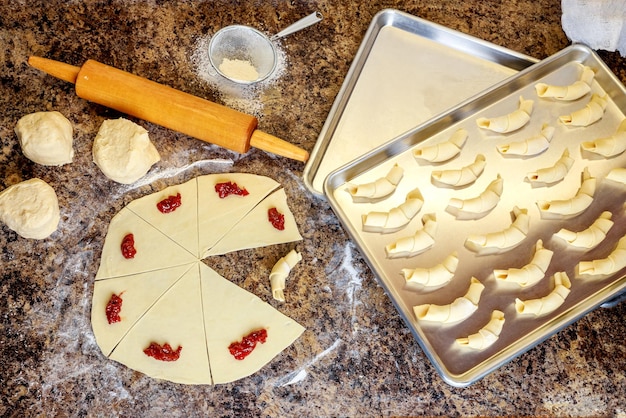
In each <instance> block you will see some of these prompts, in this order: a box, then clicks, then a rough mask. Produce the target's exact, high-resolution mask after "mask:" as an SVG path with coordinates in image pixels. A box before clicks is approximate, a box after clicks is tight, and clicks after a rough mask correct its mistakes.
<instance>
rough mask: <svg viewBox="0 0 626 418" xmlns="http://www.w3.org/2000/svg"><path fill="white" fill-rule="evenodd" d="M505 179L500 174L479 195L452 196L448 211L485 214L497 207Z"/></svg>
mask: <svg viewBox="0 0 626 418" xmlns="http://www.w3.org/2000/svg"><path fill="white" fill-rule="evenodd" d="M503 187H504V180H503V179H502V177H501V176H500V174H498V177H496V179H495V180H493V181H492V182H491V183H489V185H488V186H487V188H486V189H485V190H484V191H483V192H482V193H481V194H480V195H478V196H476V197H473V198H470V199H465V200H462V199H457V198H451V199H450V201H449V202H448V208H447V209H446V210H447V211H448V212H451V211H452V212H454V211H458V212H460V213H473V214H477V215H478V214H484V213H487V212H489V211H490V210H492V209H493V208H495V207H496V205H497V204H498V202H499V201H500V196H501V195H502V189H503Z"/></svg>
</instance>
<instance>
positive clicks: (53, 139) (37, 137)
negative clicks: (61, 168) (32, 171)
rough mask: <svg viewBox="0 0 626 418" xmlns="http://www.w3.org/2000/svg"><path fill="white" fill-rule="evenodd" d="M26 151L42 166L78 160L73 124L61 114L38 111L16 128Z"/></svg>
mask: <svg viewBox="0 0 626 418" xmlns="http://www.w3.org/2000/svg"><path fill="white" fill-rule="evenodd" d="M15 134H16V135H17V138H18V140H19V141H20V146H21V147H22V152H23V153H24V155H25V156H26V158H28V159H29V160H31V161H34V162H36V163H37V164H42V165H63V164H69V163H71V162H72V160H73V158H74V148H73V139H72V135H73V128H72V123H71V122H70V121H69V120H68V119H67V118H66V117H65V116H63V115H62V114H61V113H60V112H56V111H54V112H35V113H31V114H28V115H26V116H23V117H22V118H21V119H20V120H19V121H18V122H17V124H16V125H15Z"/></svg>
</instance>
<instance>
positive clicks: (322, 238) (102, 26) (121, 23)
mask: <svg viewBox="0 0 626 418" xmlns="http://www.w3.org/2000/svg"><path fill="white" fill-rule="evenodd" d="M385 8H393V9H398V10H401V11H405V12H408V13H410V14H413V15H416V16H419V17H421V18H424V19H427V20H430V21H433V22H435V23H438V24H441V25H444V26H447V27H449V28H452V29H455V30H458V31H461V32H463V33H467V34H470V35H473V36H476V37H478V38H482V39H485V40H487V41H490V42H493V43H495V44H498V45H501V46H504V47H507V48H510V49H512V50H515V51H518V52H520V53H523V54H527V55H530V56H532V57H535V58H538V59H542V58H545V57H547V56H549V55H551V54H553V53H555V52H557V51H559V50H561V49H563V48H564V47H566V46H567V45H568V44H569V41H568V39H567V37H566V36H565V34H564V32H563V31H562V28H561V24H560V17H561V10H560V1H558V0H541V1H534V0H521V1H482V0H468V1H463V2H460V1H453V0H445V1H440V0H423V1H398V0H395V1H394V0H387V1H348V2H340V1H326V0H319V1H318V0H311V1H278V0H277V1H266V2H260V1H251V0H242V1H227V0H215V1H193V0H187V1H183V0H180V1H159V0H150V1H131V0H111V1H106V2H102V1H90V0H88V1H70V2H68V1H60V0H51V1H48V0H46V1H43V0H33V1H28V2H24V1H19V2H8V1H5V2H1V3H0V51H2V52H0V54H1V56H2V60H1V61H0V144H1V153H0V189H4V188H5V187H8V186H10V185H12V184H15V183H17V182H19V181H22V180H27V179H30V178H33V177H39V178H41V179H43V180H45V181H47V182H48V183H49V184H50V185H52V186H53V187H54V188H55V190H56V192H57V195H58V197H59V203H60V207H61V223H60V225H59V229H58V231H57V232H55V233H54V234H53V235H52V236H51V237H50V238H48V239H46V240H41V241H36V240H27V239H23V238H21V237H19V236H18V235H17V234H15V233H14V232H13V231H11V230H9V229H8V228H7V227H6V226H5V225H1V226H0V247H1V248H2V254H1V255H0V257H1V258H0V260H1V261H0V265H1V269H0V274H1V278H0V313H1V316H0V358H1V359H2V361H1V362H0V392H1V393H0V398H1V399H2V400H1V401H0V415H2V416H15V417H18V416H19V417H22V416H120V415H121V416H161V415H166V416H180V417H183V416H184V417H191V416H230V415H234V416H298V415H301V416H387V415H440V414H445V415H512V414H519V415H561V416H565V415H596V416H599V415H605V416H626V406H625V404H624V399H625V397H626V344H625V343H624V341H625V340H626V326H625V323H624V317H625V316H626V304H624V303H621V304H618V305H617V306H615V307H613V308H610V309H605V308H599V309H596V310H594V311H593V312H591V313H589V314H587V315H586V316H584V317H583V318H581V319H580V320H578V321H576V322H575V323H573V324H572V325H570V326H568V327H566V328H565V329H563V330H561V331H560V332H558V333H557V334H555V335H554V336H552V337H551V338H549V339H548V340H546V341H545V342H543V343H541V344H539V345H538V346H536V347H535V348H532V349H531V350H529V351H528V352H526V353H524V354H522V355H520V356H519V357H517V358H515V359H514V360H512V361H511V362H509V363H507V364H506V365H504V366H502V367H501V368H499V369H498V370H496V371H495V372H493V373H491V374H489V375H488V376H486V377H485V378H483V379H481V380H479V381H478V382H476V383H474V384H473V385H471V386H469V387H467V388H455V387H452V386H450V385H448V384H446V383H445V382H444V381H443V380H442V379H441V377H440V376H439V375H438V374H437V372H436V371H435V369H434V367H433V366H432V364H431V363H430V361H429V360H428V358H427V357H426V355H425V354H424V352H423V351H422V350H421V349H420V347H419V345H418V343H417V342H416V341H415V339H414V338H413V336H412V334H411V333H410V332H409V330H408V329H407V327H406V326H405V324H404V323H403V321H402V320H401V318H400V317H399V315H398V314H397V313H396V311H395V309H394V307H393V306H392V303H391V302H390V300H389V298H388V297H387V296H386V295H385V293H384V291H383V289H382V288H381V287H380V286H379V285H378V284H377V281H376V278H375V277H374V275H373V274H372V273H371V271H370V270H369V268H368V267H367V265H366V263H365V262H364V260H363V259H362V257H361V256H360V253H359V251H358V249H357V248H356V247H355V245H354V244H353V243H352V242H351V241H350V239H349V238H348V236H347V235H346V233H345V232H344V230H343V229H342V227H341V225H340V223H339V221H338V220H337V218H336V217H335V216H334V214H333V212H332V211H331V209H330V207H329V205H328V203H327V202H326V200H325V199H323V198H320V197H317V196H315V195H313V194H311V193H310V192H309V191H308V190H307V189H306V188H305V186H304V181H303V179H302V175H303V169H304V165H303V164H302V163H299V162H295V161H291V160H288V159H285V158H280V157H275V156H273V155H270V154H268V153H265V152H263V151H259V150H251V151H250V152H248V153H247V154H245V155H239V154H236V153H234V152H231V151H228V150H224V149H220V148H218V147H216V146H212V145H209V144H206V143H203V142H201V141H198V140H196V139H193V138H190V137H187V136H185V135H182V134H178V133H175V132H172V131H170V130H167V129H165V128H162V127H159V126H156V125H153V124H150V123H147V122H144V121H137V122H138V123H140V124H141V125H142V126H144V127H145V128H146V129H148V131H149V133H150V136H151V138H152V139H153V141H154V143H155V144H156V146H157V148H158V149H159V152H160V153H161V157H162V160H161V161H160V162H159V163H158V164H156V165H155V167H154V168H153V169H152V170H151V172H150V173H149V174H148V175H147V176H146V178H145V179H142V180H141V181H139V182H137V183H136V184H134V185H131V186H124V185H120V184H116V183H113V182H111V181H109V180H107V179H106V178H105V177H104V176H103V175H102V173H101V172H100V171H99V170H98V169H97V167H96V166H95V165H94V164H93V163H92V158H91V143H92V141H93V138H94V136H95V134H96V132H97V130H98V128H99V126H100V124H101V123H102V121H103V120H105V119H110V118H116V117H119V116H121V115H120V114H118V113H117V112H115V111H112V110H110V109H107V108H104V107H102V106H99V105H94V104H91V103H88V102H86V101H84V100H82V99H80V98H78V97H76V94H75V93H74V90H73V86H72V85H70V84H68V83H66V82H63V81H60V80H57V79H54V78H53V77H50V76H47V75H45V74H43V73H41V72H40V71H37V70H35V69H33V68H30V67H29V66H28V65H27V63H26V61H27V59H28V57H29V56H30V55H40V56H43V57H46V58H51V59H56V60H59V61H63V62H67V63H70V64H74V65H81V64H82V63H83V62H84V61H85V60H87V59H95V60H98V61H101V62H104V63H106V64H110V65H112V66H115V67H117V68H121V69H124V70H126V71H129V72H132V73H135V74H138V75H142V76H144V77H147V78H149V79H152V80H155V81H158V82H160V83H163V84H166V85H169V86H172V87H175V88H178V89H180V90H183V91H186V92H189V93H192V94H195V95H198V96H201V97H205V98H207V99H210V100H213V101H217V102H219V103H224V104H226V105H228V106H231V107H234V108H236V109H238V110H242V111H245V112H248V113H253V114H254V115H256V116H258V118H259V125H260V128H261V129H262V130H264V131H266V132H270V133H272V134H274V135H276V136H279V137H281V138H285V139H287V140H289V141H291V142H293V143H295V144H297V145H299V146H301V147H303V148H305V149H307V150H309V151H311V150H312V149H313V146H314V144H315V141H316V139H317V136H318V134H319V132H320V130H321V129H322V126H323V124H324V121H325V119H326V117H327V115H328V113H329V111H330V108H331V106H332V103H333V100H334V99H335V97H336V95H337V93H338V92H339V89H340V87H341V85H342V82H343V80H344V78H345V76H346V74H347V72H348V69H349V66H350V64H351V61H352V59H353V58H354V57H355V54H356V52H357V49H358V47H359V45H360V42H361V40H362V39H363V36H364V34H365V31H366V30H367V28H368V26H369V24H370V22H371V20H372V18H373V17H374V15H375V14H376V13H377V12H379V11H381V10H383V9H385ZM316 10H317V11H320V12H321V13H322V14H323V15H324V20H323V21H322V22H321V23H319V24H317V25H316V26H315V27H312V28H309V29H307V30H306V31H304V32H300V33H297V34H294V35H291V36H289V37H288V38H285V39H283V40H281V41H280V42H279V45H280V50H281V52H282V54H284V55H283V56H282V59H283V60H284V61H283V62H282V65H281V68H280V73H279V75H278V76H276V77H274V78H273V79H272V80H270V82H267V83H264V85H263V86H261V87H259V88H254V89H247V90H245V91H236V89H235V90H233V89H232V88H227V86H225V85H224V84H223V83H220V82H216V81H215V80H212V79H211V76H210V75H207V69H206V60H205V59H203V57H202V52H203V49H202V46H203V45H206V40H207V39H208V38H209V37H210V36H211V35H212V34H213V33H214V32H215V31H217V30H218V29H219V28H221V27H223V26H227V25H229V24H233V23H243V24H249V25H252V26H254V27H257V28H258V29H260V30H261V31H263V32H266V33H269V34H271V33H275V32H277V31H279V30H280V29H282V28H283V27H285V26H287V25H288V24H290V23H292V22H293V21H295V20H297V19H298V18H300V17H302V16H305V15H307V14H309V13H311V12H313V11H316ZM598 53H599V55H600V56H601V57H602V59H603V60H605V62H606V63H607V64H608V66H609V67H610V68H611V69H612V71H614V72H615V74H616V75H617V76H618V77H619V78H620V79H621V81H622V82H626V60H625V59H624V58H623V57H620V56H619V54H617V53H613V52H606V51H598ZM198 54H200V55H198ZM42 110H58V111H60V112H61V113H63V114H64V115H66V116H67V117H68V118H69V119H70V120H71V121H72V123H73V125H74V141H75V143H74V145H75V150H76V156H75V159H74V162H73V163H72V164H69V165H65V166H62V167H44V166H40V165H37V164H35V163H33V162H31V161H29V160H28V159H26V158H25V157H24V156H23V154H22V152H21V150H20V147H19V144H18V141H17V138H16V136H15V134H14V132H13V128H14V126H15V124H16V122H17V120H18V119H19V118H20V117H22V116H23V115H25V114H27V113H31V112H35V111H42ZM231 171H232V172H250V173H256V174H261V175H266V176H270V177H273V178H275V179H276V180H277V181H279V182H280V183H281V184H282V185H283V186H284V187H285V190H286V192H287V195H288V196H289V202H290V205H291V207H292V209H293V212H294V215H295V217H296V220H297V222H298V224H299V226H300V230H301V233H302V235H303V237H304V240H303V241H302V242H301V243H299V244H297V248H298V250H299V251H301V252H302V255H303V263H301V265H299V267H298V270H297V275H296V276H295V277H291V278H290V281H289V282H288V287H287V289H286V294H287V301H286V302H285V303H284V304H278V303H276V302H274V301H272V299H271V296H270V292H269V283H268V280H267V275H268V274H269V271H270V270H271V268H272V266H273V264H274V262H275V261H276V260H277V259H278V258H279V257H281V256H282V255H284V253H285V252H286V250H288V249H289V248H291V247H290V246H288V245H278V246H272V247H267V248H262V249H255V250H245V251H242V252H241V253H238V254H236V255H229V256H225V257H222V258H219V259H217V260H214V261H211V262H210V263H212V264H211V266H212V267H214V268H215V269H216V270H218V272H220V273H221V274H223V275H224V276H226V277H229V278H230V279H231V280H233V281H234V282H236V283H237V284H238V285H240V286H242V287H243V288H245V289H246V290H249V291H251V292H253V293H255V294H256V295H258V296H260V297H261V298H263V299H264V300H266V301H268V302H269V303H271V304H272V305H273V306H275V307H276V308H277V309H279V310H280V311H281V312H283V313H285V314H286V315H288V316H290V317H292V318H294V319H295V320H296V321H298V322H300V323H301V324H303V325H304V326H305V327H306V328H307V331H306V332H305V333H304V334H303V335H302V337H301V338H299V339H298V340H297V341H296V342H295V343H294V344H293V345H292V346H290V347H289V348H287V349H286V350H285V351H284V352H283V353H282V354H281V355H279V356H278V357H277V358H276V359H275V360H274V361H272V362H270V363H269V364H268V365H267V366H266V367H264V368H263V369H262V370H261V371H260V372H258V373H256V374H254V375H252V376H250V377H248V378H245V379H242V380H240V381H237V382H234V383H231V384H225V385H218V386H185V385H178V384H173V383H170V382H165V381H159V380H155V379H151V378H148V377H146V376H145V375H142V374H140V373H138V372H134V371H132V370H130V369H128V368H126V367H125V366H122V365H120V364H118V363H116V362H114V361H112V360H108V359H107V358H106V357H105V356H103V355H102V353H101V352H100V350H99V348H98V346H97V345H96V342H95V339H94V336H93V333H92V330H91V326H90V310H91V294H92V291H93V283H94V276H95V273H96V270H97V268H98V263H99V257H100V254H101V251H102V245H103V239H104V236H105V234H106V231H107V227H108V224H109V221H110V220H111V218H112V216H113V215H114V214H115V213H117V211H119V210H120V209H121V208H122V207H123V206H124V205H125V204H127V203H128V202H130V201H132V200H133V199H135V198H137V197H140V196H143V195H146V194H148V193H150V192H152V191H154V190H160V189H162V188H164V187H165V186H168V185H171V184H178V183H181V182H183V181H184V180H187V179H189V178H193V177H195V176H198V175H202V174H207V173H215V172H231Z"/></svg>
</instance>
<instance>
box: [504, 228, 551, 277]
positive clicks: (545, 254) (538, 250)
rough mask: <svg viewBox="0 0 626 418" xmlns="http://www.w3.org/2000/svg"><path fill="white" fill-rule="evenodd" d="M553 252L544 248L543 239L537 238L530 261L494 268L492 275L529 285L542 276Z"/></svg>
mask: <svg viewBox="0 0 626 418" xmlns="http://www.w3.org/2000/svg"><path fill="white" fill-rule="evenodd" d="M553 254H554V252H553V251H551V250H549V249H547V248H545V247H544V246H543V241H542V240H540V239H539V240H537V243H536V244H535V254H534V255H533V258H532V260H531V261H530V263H528V264H526V265H525V266H524V267H522V268H509V269H507V270H499V269H495V270H494V271H493V275H494V277H495V278H496V279H498V280H502V281H504V282H507V283H517V284H518V285H519V286H520V287H530V286H532V285H534V284H537V283H538V282H539V281H540V280H541V279H543V278H544V276H545V274H546V271H547V270H548V267H549V266H550V262H551V261H552V255H553Z"/></svg>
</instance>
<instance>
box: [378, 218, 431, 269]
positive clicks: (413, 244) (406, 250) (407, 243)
mask: <svg viewBox="0 0 626 418" xmlns="http://www.w3.org/2000/svg"><path fill="white" fill-rule="evenodd" d="M422 226H423V227H422V229H420V230H418V231H417V232H416V233H415V234H414V235H411V236H408V237H403V238H400V239H399V240H398V241H396V242H393V243H391V244H388V245H386V246H385V252H386V253H387V257H388V258H400V257H412V256H414V255H417V254H420V253H423V252H424V251H426V250H428V249H429V248H430V247H432V246H433V244H434V243H435V233H436V232H437V218H436V216H435V214H434V213H427V214H426V215H424V217H423V218H422Z"/></svg>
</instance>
